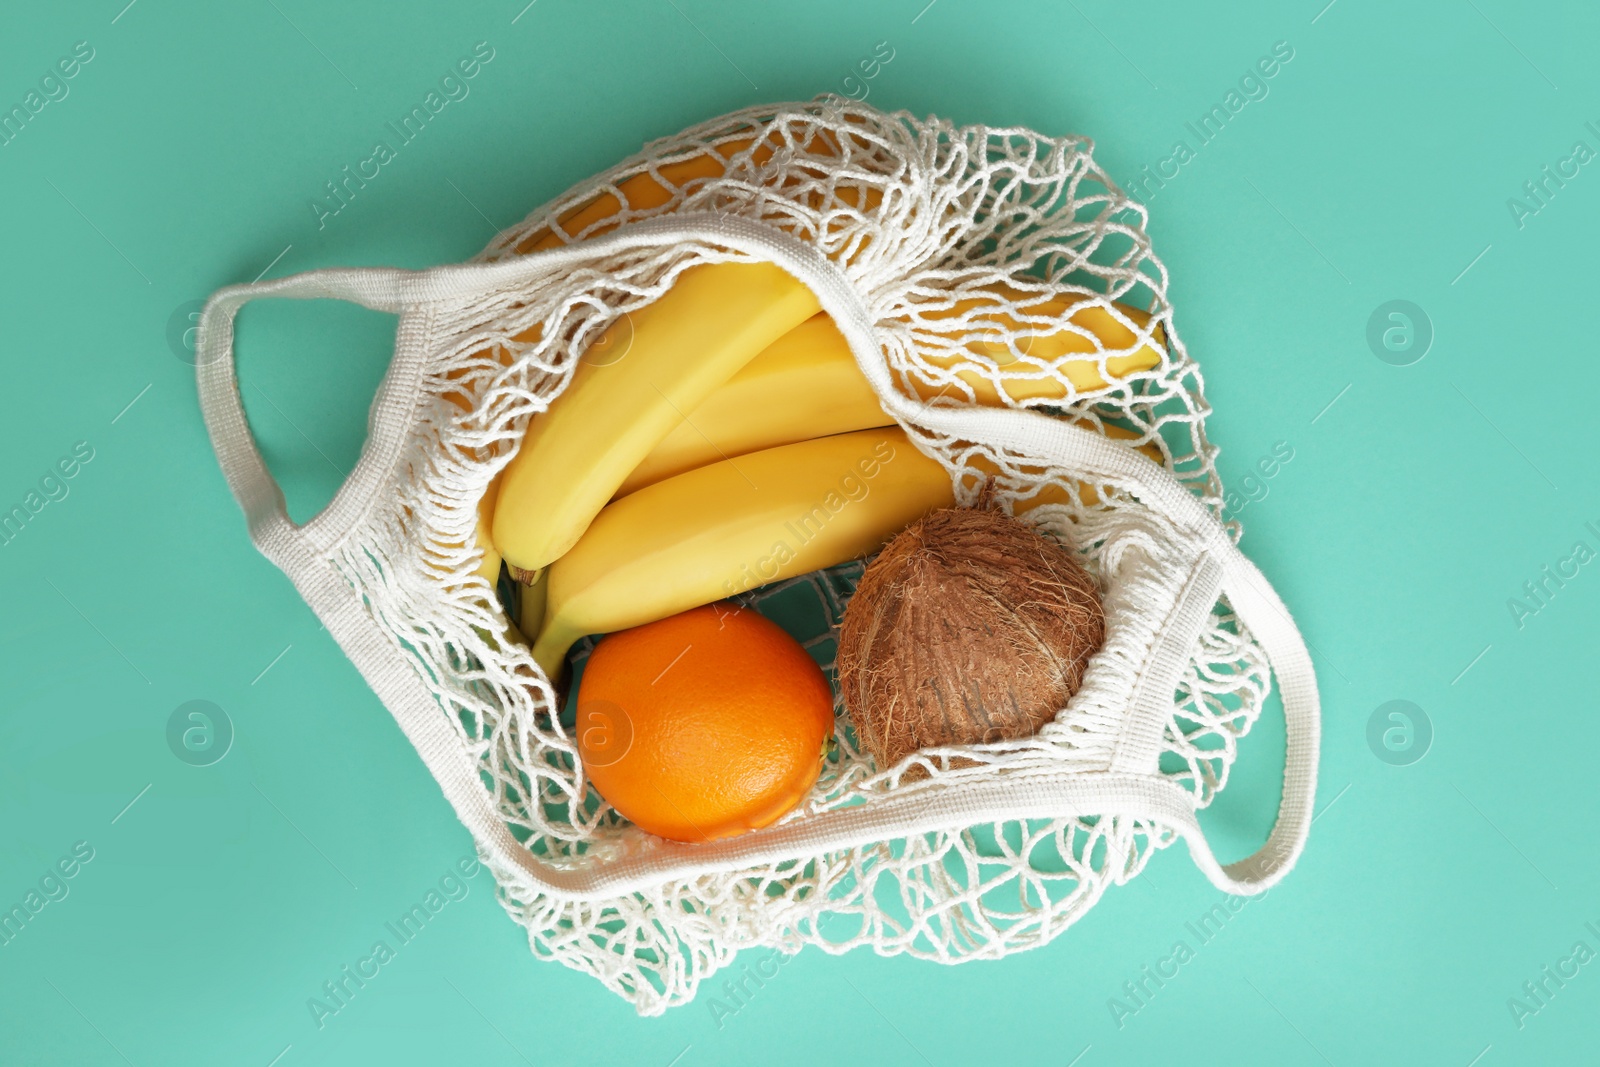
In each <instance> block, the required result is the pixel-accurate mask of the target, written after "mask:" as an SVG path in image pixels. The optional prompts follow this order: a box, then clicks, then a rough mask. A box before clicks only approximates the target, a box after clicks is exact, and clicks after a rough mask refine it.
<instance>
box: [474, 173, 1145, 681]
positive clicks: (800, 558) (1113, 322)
mask: <svg viewBox="0 0 1600 1067" xmlns="http://www.w3.org/2000/svg"><path fill="white" fill-rule="evenodd" d="M775 147H776V146H773V145H768V144H760V145H754V146H753V150H752V151H751V157H752V159H753V160H754V162H756V163H757V164H759V163H760V162H761V160H762V158H763V157H765V156H769V155H770V154H771V153H772V151H773V150H774V148H775ZM808 148H809V150H810V151H813V152H817V153H819V154H831V153H832V152H834V151H835V149H834V146H830V145H828V144H822V143H819V144H814V145H810V146H808ZM751 149H752V144H751V143H750V142H746V141H733V142H728V143H725V144H723V145H719V146H716V147H714V148H711V149H708V150H706V151H705V152H704V153H702V154H700V155H696V156H692V157H688V158H686V159H684V160H681V161H677V162H674V163H670V164H667V165H665V166H663V167H660V168H658V172H659V173H657V172H652V173H650V174H638V175H634V176H632V177H630V178H628V179H626V180H623V181H620V182H618V183H617V184H616V185H615V186H614V187H612V189H613V191H609V192H605V193H602V194H601V195H599V196H598V197H596V198H594V199H592V200H591V201H589V202H587V203H585V204H582V205H580V206H579V207H577V208H574V209H572V210H570V211H568V212H567V213H566V214H565V215H564V216H562V218H561V219H560V226H559V227H558V228H551V229H547V230H545V231H541V232H539V233H536V234H535V235H533V237H531V238H529V239H528V240H527V241H525V242H524V243H523V244H522V245H521V246H519V247H518V248H517V251H518V252H532V251H536V250H538V249H542V248H547V247H553V246H554V245H557V244H561V243H564V242H565V241H566V240H568V239H569V237H571V236H577V235H579V234H584V235H593V234H596V233H599V232H603V231H604V230H605V229H608V228H610V227H611V226H614V225H617V224H620V223H621V222H622V221H625V219H626V216H627V213H628V212H630V211H642V210H649V209H657V208H660V207H662V206H664V205H667V204H669V203H670V202H671V200H672V199H673V198H674V197H675V196H676V195H677V194H678V192H679V191H681V189H682V188H683V186H685V185H686V184H687V183H690V182H693V181H695V180H699V179H705V178H712V177H715V176H717V175H720V174H722V173H723V172H724V170H725V168H726V165H727V162H728V160H729V159H731V158H732V157H733V156H734V155H735V154H736V153H739V152H743V151H746V150H751ZM875 193H876V190H866V192H865V196H864V197H863V203H864V206H866V207H870V206H871V205H870V204H868V203H866V201H869V200H871V199H872V197H873V195H874V194H875ZM922 319H923V323H922V326H921V327H919V328H920V329H922V330H924V331H929V332H927V333H926V334H925V335H923V336H919V337H917V338H916V340H917V342H918V347H919V352H920V354H921V356H922V360H923V362H924V364H925V366H924V367H923V368H922V369H921V372H920V374H914V375H912V376H911V378H912V380H911V381H909V382H908V383H907V384H908V387H909V388H910V389H911V390H912V391H913V392H914V393H915V394H916V395H918V396H919V397H920V398H922V399H925V400H934V399H936V398H938V397H942V396H957V397H961V398H964V399H968V400H971V401H974V402H976V403H980V404H992V405H998V404H1004V403H1007V402H1014V401H1018V400H1028V399H1034V400H1037V399H1045V400H1050V399H1056V398H1059V399H1063V400H1065V399H1067V398H1069V397H1070V396H1071V394H1072V393H1073V392H1075V391H1083V390H1092V389H1098V388H1104V387H1106V386H1107V385H1108V384H1110V383H1109V382H1108V380H1107V378H1108V377H1109V378H1111V379H1120V378H1123V377H1125V376H1126V375H1129V374H1132V373H1135V372H1138V371H1142V370H1147V369H1149V368H1151V367H1154V366H1157V365H1158V364H1159V362H1160V360H1161V352H1160V348H1161V347H1162V346H1163V344H1164V338H1162V336H1161V333H1160V330H1159V328H1154V329H1152V327H1151V326H1150V322H1149V317H1148V316H1147V315H1146V314H1144V313H1143V312H1140V311H1138V310H1137V309H1134V308H1130V307H1126V306H1124V305H1121V304H1112V305H1111V306H1110V307H1109V308H1108V307H1107V306H1105V303H1104V302H1101V303H1090V302H1088V301H1087V300H1086V299H1082V298H1079V299H1073V298H1062V297H1060V296H1048V297H1047V296H1044V295H1038V294H1029V293H1026V292H1023V291H1021V290H1018V289H1015V288H1011V287H1007V286H994V287H993V288H992V293H989V294H983V295H981V296H979V297H977V298H968V299H964V300H961V301H956V302H954V304H953V305H952V306H951V307H949V308H948V309H942V310H937V311H932V312H927V313H925V314H924V315H923V316H922ZM996 337H1004V338H1011V340H1009V341H1006V342H1004V343H1002V342H999V341H996V340H995V338H996ZM1140 337H1144V338H1147V339H1148V340H1147V341H1145V343H1143V344H1139V345H1136V344H1135V342H1136V341H1137V340H1138V338H1140ZM1100 349H1110V350H1120V351H1123V352H1126V353H1128V354H1124V355H1120V356H1117V357H1113V358H1111V359H1107V360H1104V361H1100V360H1098V359H1097V358H1096V357H1095V353H1096V352H1097V351H1099V350H1100ZM997 368H998V372H997ZM463 406H465V402H464V400H463ZM1107 429H1108V432H1111V433H1116V434H1117V435H1118V436H1120V435H1121V433H1123V432H1126V431H1121V432H1119V431H1118V430H1117V428H1115V427H1108V428H1107ZM1148 447H1150V446H1147V448H1148ZM952 502H953V492H952V485H951V479H950V476H949V474H948V473H947V472H946V470H945V469H944V467H943V466H941V465H940V464H939V463H938V462H936V461H934V460H932V459H930V458H929V457H927V456H925V455H923V454H922V453H921V452H919V451H918V450H917V449H916V448H915V447H914V446H913V445H912V444H911V443H910V441H909V439H908V438H907V437H906V435H905V433H904V432H903V431H902V430H900V429H899V428H898V427H895V426H894V424H893V420H892V419H890V418H889V416H888V415H887V414H885V412H884V411H883V408H882V407H881V406H880V404H879V402H878V397H877V395H876V394H875V393H874V392H873V390H872V388H871V386H870V385H869V384H868V383H867V381H866V378H865V376H863V375H862V373H861V371H860V368H859V367H858V366H857V365H856V362H855V358H854V355H853V354H852V353H851V352H850V349H849V346H848V345H847V344H846V342H845V340H844V337H843V336H842V335H841V334H840V333H839V331H838V330H837V329H836V328H835V326H834V325H833V322H832V320H831V319H829V318H828V316H827V315H825V314H822V313H821V312H820V309H819V306H818V303H817V300H816V297H815V296H814V294H812V293H811V291H810V290H809V289H807V288H806V287H805V286H804V285H802V284H801V283H800V282H799V281H798V280H796V279H795V278H794V277H792V276H791V275H789V274H787V273H786V272H784V271H783V270H782V269H780V268H778V267H776V266H774V265H772V264H766V263H745V262H735V263H713V264H703V265H700V266H696V267H691V268H689V269H688V270H685V271H684V272H683V273H682V274H680V275H679V276H678V277H677V278H676V279H675V281H674V283H673V285H672V286H671V288H670V289H668V290H667V292H666V293H664V294H663V295H662V296H661V297H660V299H658V300H657V301H656V302H655V303H654V304H651V305H650V306H648V307H646V308H644V309H643V310H642V311H638V312H635V313H634V314H633V315H632V316H631V317H630V318H628V319H626V320H622V321H619V322H618V323H616V324H614V325H613V326H612V327H611V328H610V329H609V330H607V331H606V333H605V334H603V335H602V336H601V338H600V339H599V340H598V341H597V342H596V343H595V344H594V346H593V347H592V348H591V349H590V350H589V352H588V353H587V354H586V355H585V356H584V358H583V359H582V360H580V362H579V365H578V367H577V368H576V369H575V370H574V372H573V376H572V380H571V381H570V383H569V384H568V386H567V388H566V389H565V390H564V391H563V392H562V393H561V394H560V395H559V396H558V397H557V398H556V399H555V401H553V402H552V403H551V405H550V407H549V409H548V410H547V411H546V412H545V413H543V414H542V415H539V416H537V417H535V418H534V419H533V420H532V421H531V422H530V423H529V426H528V430H527V434H526V436H525V437H524V439H523V442H522V446H521V447H520V448H519V449H518V451H517V454H516V456H515V457H514V458H513V459H512V461H511V463H510V464H508V465H507V466H506V468H505V470H504V471H503V472H502V473H501V475H500V476H499V478H498V479H497V480H496V482H495V483H494V484H492V485H491V486H490V489H489V492H488V493H486V494H485V497H484V499H483V501H482V502H481V503H480V507H479V524H478V535H477V537H478V542H479V545H480V547H481V548H482V550H483V563H482V566H481V568H480V569H479V573H480V574H482V575H483V576H484V577H485V578H487V579H488V580H489V581H490V583H491V585H492V584H493V582H494V581H495V578H496V577H497V576H498V572H499V566H500V561H501V559H502V558H503V559H504V562H505V564H506V565H507V566H508V567H509V568H510V570H511V574H512V576H513V577H514V578H516V579H517V580H518V581H519V582H520V583H521V596H520V611H519V620H518V621H519V624H520V627H519V628H520V629H521V631H522V633H523V634H524V635H525V637H526V638H527V640H528V641H529V642H530V644H531V645H532V649H533V655H534V658H535V660H536V661H537V662H538V663H539V664H540V666H541V667H542V668H543V669H544V671H545V672H546V674H547V675H548V676H549V677H551V678H557V677H559V676H560V674H561V673H562V668H563V664H564V660H565V656H566V653H567V651H568V649H570V647H571V646H572V644H573V642H575V641H576V640H578V639H579V638H581V637H583V636H585V635H586V634H595V633H609V632H612V631H615V630H620V629H625V628H628V627H632V626H638V625H641V624H643V623H646V622H651V621H654V620H656V619H661V618H665V617H667V616H669V615H672V614H675V613H678V612H681V611H685V610H688V609H690V608H693V607H697V606H699V605H702V604H707V603H710V602H713V601H716V600H720V599H722V598H725V597H729V596H733V595H736V594H738V593H742V592H744V591H746V590H748V589H751V588H754V587H755V586H758V585H764V584H766V583H768V582H775V581H780V580H782V579H785V578H789V577H793V576H796V575H799V574H804V573H806V572H809V571H813V570H817V569H819V568H823V567H828V566H832V565H834V564H837V563H841V562H843V561H845V560H848V559H851V558H854V557H857V556H860V555H864V554H867V553H870V552H872V551H874V550H875V549H877V548H878V547H879V546H881V545H882V544H883V543H884V542H886V541H887V540H889V539H890V538H891V537H893V536H894V535H895V534H896V533H898V532H899V531H900V530H901V529H903V528H904V527H905V526H907V525H908V524H910V523H911V522H912V521H913V520H915V519H916V518H918V517H920V516H921V515H923V514H925V513H926V512H928V511H930V510H932V509H934V508H939V507H945V506H949V505H950V504H951V503H952ZM1043 502H1045V501H1043V500H1041V501H1038V502H1035V503H1043ZM491 572H492V573H491Z"/></svg>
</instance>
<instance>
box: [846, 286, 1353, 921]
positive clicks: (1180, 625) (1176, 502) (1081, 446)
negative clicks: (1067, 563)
mask: <svg viewBox="0 0 1600 1067" xmlns="http://www.w3.org/2000/svg"><path fill="white" fill-rule="evenodd" d="M824 308H825V309H827V305H826V304H824ZM827 310H830V311H831V309H827ZM851 325H852V328H850V329H847V328H846V327H845V325H844V324H842V323H841V324H840V330H841V332H843V333H844V334H845V336H846V337H847V338H848V339H849V340H850V342H851V346H852V348H855V346H856V344H857V341H858V338H857V337H856V336H852V334H853V333H856V329H855V327H857V325H858V324H851ZM855 350H856V352H857V358H858V359H861V354H862V352H863V351H864V350H866V351H873V352H875V351H876V349H875V348H873V349H855ZM861 362H862V364H863V368H864V369H866V370H867V372H868V377H874V376H876V377H878V378H880V379H883V385H882V386H880V388H879V393H880V396H882V397H883V398H884V401H883V402H884V407H885V408H886V409H888V410H889V412H890V414H892V415H895V416H896V417H899V418H902V419H905V420H906V421H910V422H913V423H916V424H918V425H920V426H924V427H926V428H927V429H929V430H932V431H933V432H935V433H939V434H946V435H949V436H950V437H953V438H955V439H958V440H968V441H986V442H995V443H999V444H1002V445H1007V446H1010V447H1012V448H1015V449H1017V450H1018V451H1020V452H1022V453H1023V454H1025V455H1028V456H1037V457H1039V458H1042V459H1047V460H1050V461H1053V462H1055V463H1057V464H1059V465H1060V466H1062V467H1064V468H1066V469H1068V470H1072V471H1081V472H1083V474H1085V475H1086V476H1088V477H1089V478H1090V479H1093V480H1096V481H1103V482H1107V483H1109V484H1112V485H1115V486H1117V487H1119V488H1123V489H1126V490H1128V491H1129V492H1131V493H1133V494H1134V495H1136V496H1137V497H1138V498H1139V499H1140V500H1142V501H1143V502H1144V503H1145V504H1146V505H1148V506H1149V507H1150V508H1152V509H1153V510H1154V511H1155V512H1156V513H1157V514H1159V515H1162V516H1163V517H1164V518H1165V519H1166V520H1167V521H1169V522H1171V523H1172V524H1173V526H1174V527H1176V530H1177V532H1178V533H1179V534H1180V536H1181V537H1182V538H1183V539H1184V540H1185V541H1187V542H1189V543H1190V544H1191V545H1192V546H1193V547H1194V549H1195V550H1196V554H1197V556H1198V560H1199V562H1198V563H1196V565H1195V566H1194V568H1193V569H1192V570H1191V572H1190V575H1189V578H1188V581H1187V583H1186V586H1185V590H1184V591H1183V593H1180V595H1179V609H1178V610H1177V611H1175V613H1174V617H1173V618H1172V619H1170V620H1169V621H1168V624H1167V625H1166V626H1165V627H1164V628H1163V630H1162V631H1161V633H1159V634H1158V643H1157V647H1156V648H1155V649H1154V650H1153V652H1152V660H1151V661H1150V662H1155V660H1156V659H1159V658H1160V656H1161V654H1162V649H1163V645H1165V647H1167V648H1169V649H1174V648H1181V650H1182V653H1183V655H1184V657H1185V658H1187V656H1188V655H1189V654H1190V653H1191V652H1192V651H1193V642H1194V636H1195V635H1196V634H1197V632H1198V626H1199V623H1200V622H1202V621H1203V616H1201V617H1198V618H1197V617H1196V615H1195V612H1194V610H1193V609H1194V608H1195V607H1201V608H1203V611H1204V612H1207V613H1208V612H1209V610H1210V608H1211V605H1212V604H1213V603H1215V598H1216V596H1217V595H1226V596H1227V597H1228V601H1229V603H1230V604H1232V606H1233V610H1234V613H1235V614H1236V615H1238V617H1239V619H1240V621H1241V622H1243V623H1244V625H1245V626H1246V627H1247V628H1248V629H1249V630H1250V632H1251V634H1252V635H1254V636H1255V638H1256V640H1257V641H1259V642H1260V644H1261V647H1262V649H1263V650H1264V651H1265V652H1266V654H1267V659H1268V661H1269V662H1270V664H1271V666H1272V669H1273V672H1274V673H1275V674H1276V675H1277V677H1278V686H1279V692H1280V694H1281V696H1282V700H1283V712H1284V726H1285V737H1286V740H1285V753H1284V775H1283V792H1282V795H1281V796H1280V798H1279V803H1278V815H1277V818H1276V820H1275V821H1274V824H1273V828H1272V833H1271V834H1270V835H1269V836H1268V838H1267V841H1266V843H1265V844H1264V845H1263V846H1262V847H1261V849H1260V850H1259V851H1257V852H1256V853H1254V854H1253V855H1251V856H1248V857H1246V858H1245V859H1242V860H1239V861H1238V862H1236V863H1230V864H1226V865H1224V864H1222V863H1221V862H1219V861H1218V860H1217V858H1216V855H1215V853H1214V852H1213V851H1212V849H1211V845H1210V842H1209V841H1208V840H1207V838H1206V835H1205V832H1204V830H1203V829H1201V827H1200V825H1199V822H1198V820H1197V819H1196V818H1195V816H1194V814H1193V812H1192V811H1191V812H1189V813H1188V815H1187V816H1186V818H1184V819H1183V820H1182V824H1181V825H1179V826H1177V829H1178V830H1179V831H1180V832H1181V833H1182V835H1183V837H1184V839H1185V841H1187V842H1188V845H1189V851H1190V854H1191V855H1192V856H1193V857H1194V861H1195V864H1196V865H1197V866H1198V867H1199V868H1200V869H1201V870H1202V871H1203V872H1205V875H1206V877H1207V878H1208V879H1210V881H1211V883H1212V884H1213V885H1215V886H1216V887H1217V888H1218V889H1221V890H1223V891H1224V892H1228V893H1236V894H1241V895H1248V894H1252V893H1260V892H1263V891H1265V890H1266V889H1269V888H1270V887H1271V886H1273V885H1275V884H1276V883H1277V882H1278V881H1279V880H1280V879H1282V878H1283V876H1284V875H1286V874H1287V873H1288V872H1289V870H1290V869H1291V868H1292V867H1293V866H1294V864H1295V862H1296V861H1297V860H1298V859H1299V857H1300V853H1301V852H1302V851H1303V850H1304V848H1305V842H1306V837H1307V835H1308V834H1309V833H1310V829H1311V816H1312V806H1313V804H1314V802H1315V798H1316V786H1317V758H1318V752H1319V750H1320V747H1321V705H1320V700H1319V698H1318V695H1317V682H1316V672H1315V670H1314V668H1313V666H1312V662H1311V656H1310V654H1309V652H1307V650H1306V646H1305V642H1304V640H1303V639H1302V638H1301V636H1300V631H1299V630H1298V629H1297V628H1296V627H1295V624H1294V620H1293V618H1292V617H1291V616H1290V615H1289V611H1288V609H1287V608H1286V607H1285V606H1284V604H1283V601H1282V600H1280V599H1279V598H1278V595H1277V593H1276V592H1275V591H1274V590H1273V588H1272V586H1271V584H1270V583H1269V582H1268V581H1267V579H1266V577H1265V576H1264V575H1262V573H1261V572H1260V570H1258V569H1257V568H1256V566H1255V564H1254V563H1252V562H1250V560H1249V559H1248V558H1247V557H1246V556H1245V555H1244V553H1242V552H1240V551H1239V549H1238V547H1237V546H1236V545H1235V544H1234V543H1233V541H1232V539H1231V538H1229V537H1228V535H1227V531H1225V530H1224V529H1223V528H1222V524H1221V523H1220V522H1219V521H1218V520H1217V518H1216V517H1215V516H1214V515H1212V514H1211V512H1209V511H1208V510H1207V509H1206V508H1205V506H1204V505H1203V504H1201V503H1200V501H1199V500H1198V499H1197V498H1196V497H1195V496H1194V494H1193V493H1192V492H1190V491H1189V490H1188V489H1187V488H1185V487H1184V486H1183V485H1182V484H1181V483H1180V482H1179V481H1178V480H1177V479H1176V478H1175V477H1173V475H1172V474H1171V472H1170V471H1168V470H1167V469H1166V468H1165V467H1162V466H1161V465H1159V464H1157V463H1154V462H1152V461H1151V460H1149V459H1147V458H1146V457H1144V456H1143V455H1140V454H1139V453H1138V452H1136V451H1134V450H1133V449H1131V448H1126V447H1124V446H1122V445H1118V444H1115V443H1113V442H1112V441H1110V440H1108V439H1107V438H1105V437H1104V436H1102V435H1101V434H1098V433H1096V432H1094V431H1093V430H1089V429H1085V428H1083V427H1079V426H1073V425H1071V424H1068V423H1065V422H1062V421H1061V420H1059V419H1054V418H1050V417H1049V416H1046V415H1043V414H1037V413H1034V412H1029V411H1012V410H1007V409H1001V408H957V407H929V406H927V405H923V404H918V403H916V402H914V401H909V400H907V399H905V398H904V397H903V396H902V395H901V394H900V393H899V392H898V391H896V390H890V389H886V388H885V387H886V386H888V385H889V382H888V380H887V379H888V370H887V368H886V366H885V365H884V363H883V360H882V359H875V360H871V361H868V360H865V359H863V360H861ZM869 362H871V363H872V364H874V365H873V366H871V367H870V368H869V367H868V366H867V365H868V363H869ZM874 385H879V383H878V382H877V381H875V382H874ZM1219 570H1220V573H1217V572H1218V571H1219ZM1197 589H1203V590H1206V592H1205V593H1204V594H1203V595H1202V596H1190V595H1186V594H1190V593H1193V592H1194V591H1195V590H1197ZM1185 602H1186V603H1187V604H1188V605H1189V610H1188V611H1184V610H1183V606H1184V604H1185ZM1173 677H1175V675H1174V676H1173ZM1144 699H1145V701H1146V702H1147V703H1146V706H1147V707H1148V706H1150V705H1149V704H1148V702H1149V701H1167V702H1170V701H1171V699H1172V689H1171V688H1170V686H1169V687H1167V688H1166V689H1165V690H1164V691H1162V690H1160V689H1159V688H1158V687H1155V686H1152V687H1149V689H1148V691H1147V692H1146V694H1145V696H1144ZM1162 710H1163V711H1164V707H1163V709H1162ZM1135 712H1136V713H1137V712H1138V709H1135Z"/></svg>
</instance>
